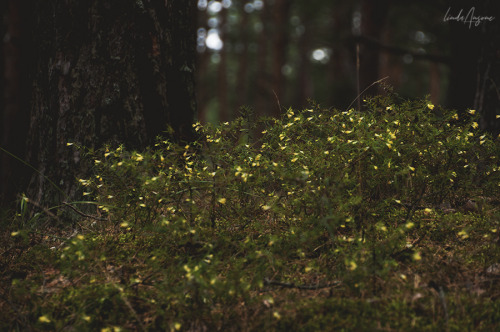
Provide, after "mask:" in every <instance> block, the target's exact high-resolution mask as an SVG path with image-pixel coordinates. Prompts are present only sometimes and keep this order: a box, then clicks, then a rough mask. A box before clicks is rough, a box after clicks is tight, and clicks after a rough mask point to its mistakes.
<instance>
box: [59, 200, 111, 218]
mask: <svg viewBox="0 0 500 332" xmlns="http://www.w3.org/2000/svg"><path fill="white" fill-rule="evenodd" d="M63 205H64V206H67V207H69V208H70V209H71V210H73V211H75V212H76V213H78V214H79V215H81V216H82V217H85V218H90V219H94V220H99V221H106V220H107V219H104V218H99V217H95V216H91V215H89V214H85V213H83V212H82V211H80V210H78V209H77V208H75V207H74V206H73V205H71V204H69V203H67V202H63Z"/></svg>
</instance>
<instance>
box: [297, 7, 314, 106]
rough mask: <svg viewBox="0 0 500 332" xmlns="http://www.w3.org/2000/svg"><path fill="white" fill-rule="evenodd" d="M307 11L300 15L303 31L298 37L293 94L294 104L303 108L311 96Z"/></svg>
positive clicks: (309, 19) (309, 18)
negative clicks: (296, 67)
mask: <svg viewBox="0 0 500 332" xmlns="http://www.w3.org/2000/svg"><path fill="white" fill-rule="evenodd" d="M309 13H310V12H309V11H307V12H306V13H305V14H304V15H303V16H302V24H303V25H304V27H305V29H304V33H303V34H302V35H301V36H300V37H299V41H298V45H297V46H298V52H299V68H298V75H297V76H298V77H297V92H296V94H295V98H296V100H295V106H296V107H297V108H299V109H303V108H304V107H306V106H307V99H308V98H312V96H313V82H312V79H311V60H310V59H309V55H310V52H311V45H310V39H311V30H312V27H311V26H310V22H311V17H310V16H309Z"/></svg>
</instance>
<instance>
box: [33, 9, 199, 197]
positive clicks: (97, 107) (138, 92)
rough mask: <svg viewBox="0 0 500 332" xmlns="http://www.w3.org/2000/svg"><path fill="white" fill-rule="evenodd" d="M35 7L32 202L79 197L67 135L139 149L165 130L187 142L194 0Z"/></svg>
mask: <svg viewBox="0 0 500 332" xmlns="http://www.w3.org/2000/svg"><path fill="white" fill-rule="evenodd" d="M32 10H33V13H34V17H35V27H34V33H33V40H34V50H36V51H37V53H38V57H37V62H36V68H35V72H34V79H33V101H32V107H31V120H30V128H29V135H28V160H29V162H30V163H31V164H32V165H34V166H35V167H36V168H37V169H38V173H36V174H34V175H33V176H32V177H31V181H30V185H29V188H28V193H29V196H30V198H31V199H34V200H35V201H36V202H38V203H39V204H43V205H51V204H55V203H57V202H59V201H60V200H68V199H74V198H75V197H78V193H77V185H75V183H76V182H75V181H76V178H79V177H81V176H85V175H86V174H87V170H88V165H86V164H85V162H83V161H82V158H81V156H80V153H79V152H78V151H76V150H75V149H74V148H71V147H68V146H67V143H69V142H72V143H76V144H79V145H82V146H86V147H88V148H96V147H100V146H102V145H103V144H107V143H110V144H115V145H116V144H122V143H123V144H124V145H125V146H126V147H128V148H131V149H143V148H145V147H146V146H148V145H150V144H151V143H153V142H154V140H155V138H156V137H157V136H158V135H163V134H165V133H167V134H168V135H167V136H169V137H170V138H171V139H174V140H177V141H190V140H191V139H193V132H192V128H191V123H192V121H193V118H194V113H195V108H196V102H195V97H194V92H195V89H194V64H195V46H196V40H195V38H196V34H195V23H196V21H195V17H196V12H195V10H196V2H195V1H180V0H177V1H142V0H139V1H118V0H92V1H77V0H48V1H37V2H35V4H34V5H33V7H32ZM49 179H50V180H51V181H52V183H54V184H56V185H57V186H58V187H59V189H57V188H55V186H54V185H53V184H51V182H50V181H49Z"/></svg>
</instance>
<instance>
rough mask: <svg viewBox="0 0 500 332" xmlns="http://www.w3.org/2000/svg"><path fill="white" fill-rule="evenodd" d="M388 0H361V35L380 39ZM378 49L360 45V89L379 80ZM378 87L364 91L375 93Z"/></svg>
mask: <svg viewBox="0 0 500 332" xmlns="http://www.w3.org/2000/svg"><path fill="white" fill-rule="evenodd" d="M389 3H390V0H378V1H376V0H363V1H362V3H361V34H362V35H363V37H367V38H369V39H373V40H377V41H380V40H381V37H382V32H383V29H384V25H385V20H386V18H387V13H388V11H389ZM379 65H380V51H379V50H378V49H377V48H375V47H372V46H371V45H366V44H363V45H362V46H361V47H360V90H361V91H363V90H364V89H365V88H367V87H368V86H370V85H371V84H372V83H374V82H376V81H377V80H379V79H380V78H381V77H379ZM378 92H379V91H378V87H377V86H372V87H371V88H369V89H368V90H367V91H366V92H365V93H366V94H370V95H374V94H377V93H378Z"/></svg>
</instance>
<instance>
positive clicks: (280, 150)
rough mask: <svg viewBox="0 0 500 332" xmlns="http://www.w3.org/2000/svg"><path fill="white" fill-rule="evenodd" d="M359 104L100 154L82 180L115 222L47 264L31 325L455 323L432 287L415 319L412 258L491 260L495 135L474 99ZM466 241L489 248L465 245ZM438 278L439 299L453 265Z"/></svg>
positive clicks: (499, 189) (415, 264) (498, 150)
mask: <svg viewBox="0 0 500 332" xmlns="http://www.w3.org/2000/svg"><path fill="white" fill-rule="evenodd" d="M365 106H366V108H367V110H366V111H362V112H357V111H355V110H352V109H351V110H347V111H339V110H332V109H321V108H320V107H319V106H316V105H314V106H313V107H311V108H310V109H306V110H303V111H296V110H292V109H289V110H288V111H287V112H286V113H285V114H284V115H283V116H282V118H280V119H276V120H274V119H267V120H263V121H262V122H259V123H257V122H254V121H251V120H250V119H251V117H250V116H249V115H248V114H244V116H242V117H240V118H239V119H237V120H236V121H234V122H233V123H223V124H221V125H220V126H217V127H214V126H210V125H206V126H202V125H201V124H199V123H197V124H195V125H194V129H195V130H196V132H197V133H198V135H199V139H198V140H197V141H196V142H194V143H191V144H189V145H185V146H178V145H176V144H173V143H171V142H168V141H159V142H158V143H157V144H156V146H155V148H154V149H150V150H148V151H143V152H137V151H127V150H126V149H125V148H124V147H122V146H120V147H117V148H116V147H111V146H108V147H106V148H104V149H103V150H102V151H98V152H95V153H92V154H90V155H89V157H90V158H92V160H93V163H94V169H95V173H94V175H93V176H92V177H91V178H89V179H80V180H79V181H80V183H81V184H82V187H83V189H84V191H85V192H84V195H86V196H88V197H90V198H92V199H93V200H95V201H96V202H97V204H98V205H99V209H100V211H101V213H102V215H101V217H102V216H105V217H107V218H108V220H109V221H108V222H101V221H98V222H96V221H92V220H89V221H88V224H89V225H88V226H87V227H86V228H85V230H84V231H82V232H81V234H79V235H77V236H75V237H72V238H71V239H70V240H68V241H65V242H63V243H62V244H61V245H60V247H59V248H56V249H54V250H51V251H50V253H49V255H48V256H49V257H52V259H53V260H49V258H44V260H48V261H49V262H50V263H49V264H50V265H51V266H53V267H54V269H55V270H59V271H60V275H59V276H58V278H59V279H54V280H58V282H57V283H55V285H56V284H57V285H58V286H59V287H55V285H54V288H55V289H57V288H58V290H55V289H54V290H53V292H49V294H50V295H49V296H50V297H51V303H57V304H56V305H54V306H53V307H52V311H50V306H48V305H47V304H39V306H37V307H36V308H35V309H34V311H32V312H31V315H33V317H31V319H34V320H36V319H38V321H37V324H39V326H40V327H46V328H48V327H51V328H53V327H57V328H63V327H64V326H67V325H68V324H69V325H71V326H77V327H78V326H82V327H83V326H85V327H87V328H96V327H105V328H109V329H110V330H111V329H112V328H114V327H116V328H117V327H118V326H120V327H121V328H124V329H127V328H129V329H137V328H140V329H157V328H162V329H170V330H196V329H206V328H208V329H209V330H226V329H238V330H240V329H269V328H271V329H284V328H290V327H294V326H295V327H297V326H299V327H301V328H304V329H324V328H325V327H328V326H332V324H333V325H334V326H339V327H345V328H347V329H349V327H351V328H374V326H371V325H370V324H371V323H370V322H369V321H366V320H360V319H361V318H359V311H364V310H368V307H370V308H371V309H370V310H372V311H373V315H375V316H377V315H378V314H377V310H376V309H375V308H382V307H384V306H386V305H389V306H393V307H394V308H393V309H391V310H395V311H401V312H403V313H402V316H401V317H402V318H401V320H399V321H397V320H396V321H394V320H390V319H387V318H385V319H384V318H383V317H382V316H380V317H378V318H374V317H372V318H374V319H375V320H374V321H378V322H379V324H380V323H381V322H382V323H383V324H384V325H387V326H391V327H392V328H396V329H397V328H401V327H402V326H409V325H408V324H413V325H412V326H415V325H416V326H420V327H426V326H427V327H428V326H431V325H432V324H436V321H438V322H439V323H438V324H448V322H449V320H450V318H449V315H450V314H449V312H448V309H447V307H446V306H443V307H442V306H440V305H438V306H437V307H438V308H442V309H436V306H434V305H431V304H429V303H425V302H423V301H424V300H425V301H430V300H429V297H425V296H424V295H422V297H424V300H422V303H420V304H419V307H421V311H422V312H423V313H424V314H421V315H419V314H418V310H417V311H415V310H416V309H415V307H414V306H413V305H412V304H411V303H410V304H408V298H407V297H408V296H409V295H408V292H407V291H406V290H407V289H410V288H411V286H410V283H409V282H408V283H406V282H407V281H409V278H410V276H411V278H413V281H412V284H413V286H414V287H413V288H412V289H413V292H415V289H418V287H419V285H420V284H424V282H421V281H419V280H421V279H419V278H420V277H419V276H418V273H417V270H419V269H422V266H423V264H424V262H427V263H428V265H429V267H431V266H434V265H433V264H436V266H439V264H438V263H436V261H435V260H433V255H432V250H433V248H436V247H438V248H439V246H440V245H444V244H446V245H447V246H448V247H449V248H452V247H453V248H456V250H457V251H456V257H461V258H460V259H461V261H462V262H463V264H465V265H467V264H472V265H473V266H474V269H475V268H476V267H477V266H476V264H480V265H481V266H482V267H485V266H486V265H488V264H493V263H494V261H492V257H494V255H495V254H499V253H498V249H495V247H494V245H492V243H493V241H494V239H495V234H496V232H497V230H498V227H499V225H498V223H499V218H498V216H499V215H498V208H496V210H495V204H497V203H498V202H497V201H496V200H495V199H496V198H497V197H500V195H499V193H500V169H499V161H498V157H499V156H500V144H498V139H499V138H492V137H490V136H489V135H488V134H485V133H482V132H481V131H480V130H479V128H478V123H477V121H478V120H477V114H474V113H475V112H474V111H473V110H469V111H467V112H464V113H463V114H457V113H456V112H454V111H448V110H444V109H441V108H440V107H434V105H432V104H430V103H429V102H427V101H425V100H417V101H400V100H397V99H396V98H395V97H393V96H390V97H377V98H374V99H371V100H369V101H367V102H366V104H365ZM261 127H264V128H263V130H259V131H258V132H259V134H258V135H255V134H254V133H255V132H256V128H261ZM254 136H256V137H254ZM468 203H469V204H473V207H472V208H470V207H469V208H467V204H468ZM473 239H475V240H477V241H483V242H482V243H483V244H484V246H479V247H477V248H475V250H474V251H473V252H468V253H466V252H464V251H462V249H460V248H461V247H460V246H457V245H458V244H459V243H462V244H463V243H464V241H465V242H466V241H472V240H473ZM423 243H426V246H424V245H423ZM474 243H478V242H474ZM492 254H493V256H492ZM434 267H435V266H434ZM434 267H432V268H430V270H432V269H433V268H434ZM422 273H424V272H422ZM434 277H435V278H438V279H439V280H440V281H439V282H438V283H435V284H436V286H435V287H434V288H435V290H434V292H436V294H441V293H439V292H440V291H442V287H441V284H444V281H443V278H444V277H443V276H442V275H439V276H436V275H434ZM75 279H78V282H76V283H75V282H73V284H72V285H69V284H67V283H69V280H75ZM426 282H428V280H427V281H426ZM22 283H23V282H22V281H19V280H17V279H15V283H14V281H13V284H12V289H13V290H12V291H13V292H20V291H21V289H22V287H20V286H19V285H21V284H22ZM390 283H392V284H396V285H398V287H393V289H391V287H388V285H389V284H390ZM425 284H426V285H427V284H429V283H425ZM415 285H416V286H415ZM432 285H434V284H432ZM63 286H64V287H63ZM440 287H441V288H440ZM425 289H426V291H428V292H430V291H431V290H432V287H431V286H429V287H427V288H425ZM429 289H431V290H429ZM325 292H326V293H325ZM23 294H24V293H23ZM325 294H327V295H325ZM427 295H428V294H427ZM23 296H28V295H27V294H24V295H23ZM342 298H346V299H349V300H348V301H347V302H343V301H341V300H340V299H342ZM431 298H432V297H431ZM436 298H437V299H439V295H438V296H437V297H436ZM360 299H362V300H360ZM366 299H378V300H377V301H380V305H379V304H374V305H373V306H372V305H369V306H368V307H367V304H366V303H367V302H366ZM417 300H418V299H417ZM417 300H415V301H417ZM412 301H413V300H412ZM439 301H440V300H436V303H441V302H439ZM318 303H321V308H317V306H318V305H319V304H318ZM347 303H350V304H347ZM412 303H413V302H412ZM490 304H491V303H490ZM493 305H494V306H496V307H498V306H499V304H498V302H494V303H493ZM118 308H121V309H120V310H118ZM328 308H329V309H328ZM56 309H57V310H56ZM370 310H368V311H370ZM380 310H382V311H381V312H383V310H386V309H380ZM429 310H430V311H433V310H434V311H433V317H434V319H432V318H431V320H429V318H428V317H427V316H426V315H427V314H428V313H429ZM436 310H440V311H442V312H444V314H443V315H442V317H446V318H442V319H436V318H435V317H436V313H435V312H436ZM328 311H332V312H338V313H341V312H346V315H347V317H350V318H351V319H353V321H344V320H343V319H342V318H341V317H337V318H335V317H336V315H335V314H334V315H333V316H331V315H330V316H329V315H327V314H326V312H328ZM315 312H319V314H320V316H321V317H323V318H322V319H320V320H317V319H316V318H314V315H315ZM321 313H323V314H321ZM379 314H380V312H379ZM454 314H456V313H454ZM485 315H486V316H488V315H490V316H491V315H493V316H494V315H495V314H494V313H493V312H492V313H491V314H487V313H486V314H485ZM37 317H38V318H37ZM326 317H330V318H326ZM454 317H455V319H456V320H457V322H458V321H460V320H462V319H463V317H461V316H460V315H458V314H456V316H454ZM332 319H333V321H331V320H332ZM335 319H337V320H335ZM26 320H29V318H26ZM297 321H298V323H297ZM315 321H316V323H314V322H315ZM451 321H452V322H453V320H451ZM371 322H372V321H371ZM466 323H467V324H472V325H474V324H476V323H477V322H476V323H475V322H474V321H467V322H466ZM57 324H59V325H57ZM294 324H298V325H294ZM398 324H403V325H398ZM405 324H406V325H405ZM316 325H318V326H316ZM474 326H477V324H476V325H474ZM379 327H380V328H381V326H379Z"/></svg>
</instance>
